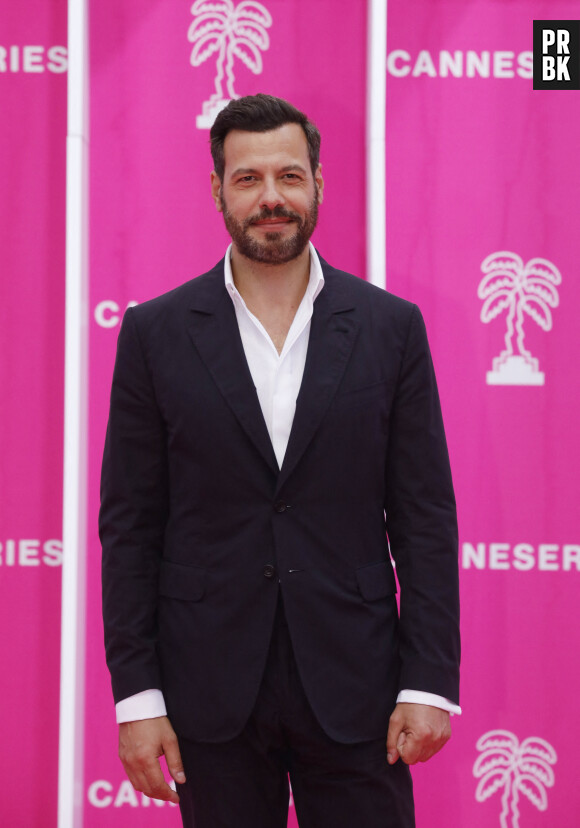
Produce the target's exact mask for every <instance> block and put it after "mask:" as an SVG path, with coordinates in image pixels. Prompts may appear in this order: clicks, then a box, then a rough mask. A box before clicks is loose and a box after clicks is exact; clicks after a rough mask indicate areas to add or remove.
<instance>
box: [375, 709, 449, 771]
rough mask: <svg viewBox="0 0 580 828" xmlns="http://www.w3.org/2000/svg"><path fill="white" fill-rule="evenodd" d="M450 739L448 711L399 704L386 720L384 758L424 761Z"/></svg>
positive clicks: (390, 760) (389, 759) (407, 763)
mask: <svg viewBox="0 0 580 828" xmlns="http://www.w3.org/2000/svg"><path fill="white" fill-rule="evenodd" d="M450 738H451V725H450V723H449V713H448V712H447V711H446V710H441V709H440V708H439V707H430V706H429V705H427V704H407V703H405V704H398V705H397V706H396V707H395V709H394V710H393V712H392V714H391V718H390V720H389V732H388V735H387V761H388V763H389V765H394V764H395V762H396V761H397V759H398V758H399V756H400V757H401V759H402V760H403V762H405V764H406V765H414V764H415V763H416V762H426V761H427V759H430V758H431V757H432V756H434V755H435V754H436V753H437V751H439V750H441V748H442V747H443V745H444V744H445V743H446V742H448V741H449V739H450Z"/></svg>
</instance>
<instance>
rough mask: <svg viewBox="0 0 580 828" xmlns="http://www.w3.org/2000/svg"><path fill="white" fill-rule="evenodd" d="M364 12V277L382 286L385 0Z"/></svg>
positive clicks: (370, 4) (372, 0) (384, 260)
mask: <svg viewBox="0 0 580 828" xmlns="http://www.w3.org/2000/svg"><path fill="white" fill-rule="evenodd" d="M367 15H368V21H367V134H366V151H367V152H366V158H367V168H366V184H367V198H366V204H367V279H368V281H369V282H372V283H373V284H374V285H378V286H379V287H383V288H384V287H386V279H387V255H386V247H387V239H386V163H385V146H386V145H385V117H386V93H387V0H369V1H368V11H367Z"/></svg>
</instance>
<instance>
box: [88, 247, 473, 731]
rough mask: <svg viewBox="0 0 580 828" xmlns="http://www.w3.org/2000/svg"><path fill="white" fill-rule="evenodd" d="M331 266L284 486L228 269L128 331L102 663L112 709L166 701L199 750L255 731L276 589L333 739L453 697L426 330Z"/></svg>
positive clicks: (130, 316)
mask: <svg viewBox="0 0 580 828" xmlns="http://www.w3.org/2000/svg"><path fill="white" fill-rule="evenodd" d="M321 261H322V268H323V272H324V278H325V286H324V289H323V290H322V292H321V293H320V294H319V296H318V297H317V299H316V301H315V303H314V312H313V316H312V323H311V330H310V339H309V344H308V353H307V359H306V366H305V369H304V377H303V381H302V385H301V388H300V393H299V395H298V399H297V404H296V413H295V417H294V422H293V426H292V431H291V434H290V439H289V443H288V448H287V451H286V454H285V457H284V462H283V464H282V468H281V469H279V468H278V465H277V462H276V458H275V455H274V451H273V448H272V444H271V441H270V439H269V436H268V432H267V429H266V425H265V422H264V418H263V416H262V412H261V409H260V404H259V401H258V397H257V394H256V390H255V387H254V384H253V382H252V378H251V375H250V372H249V369H248V365H247V362H246V359H245V355H244V351H243V347H242V342H241V339H240V334H239V329H238V325H237V321H236V317H235V312H234V307H233V303H232V301H231V299H230V297H229V295H228V293H227V291H226V289H225V286H224V273H223V261H222V262H220V263H219V264H218V265H216V267H215V268H214V269H213V270H211V271H210V272H209V273H206V274H204V275H203V276H200V277H198V278H196V279H193V280H192V281H190V282H187V283H186V284H184V285H182V286H181V287H178V288H177V289H175V290H173V291H171V292H169V293H166V294H164V295H163V296H160V297H158V298H156V299H153V300H152V301H149V302H145V303H143V304H141V305H139V306H137V307H134V308H131V309H129V310H128V311H127V312H126V314H125V317H124V320H123V325H122V329H121V333H120V335H119V343H118V350H117V359H116V364H115V371H114V378H113V386H112V393H111V408H110V418H109V424H108V429H107V437H106V445H105V452H104V460H103V472H102V506H101V514H100V535H101V540H102V545H103V606H104V624H105V639H106V651H107V661H108V665H109V668H110V671H111V675H112V683H113V692H114V696H115V700H116V701H119V700H120V699H123V698H125V697H128V696H130V695H132V694H134V693H138V692H140V691H142V690H145V689H149V688H160V689H161V690H162V691H163V693H164V695H165V699H166V703H167V707H168V715H169V717H170V719H171V720H172V723H173V726H174V727H175V729H176V731H177V733H178V734H180V735H182V736H184V737H186V738H190V739H196V740H201V741H210V742H211V741H213V742H217V741H224V740H228V739H231V738H233V737H234V736H235V735H237V733H239V731H240V730H241V729H242V727H243V726H244V724H245V722H246V721H247V719H248V717H249V715H250V713H251V711H252V707H253V705H254V702H255V699H256V696H257V693H258V688H259V685H260V681H261V678H262V674H263V670H264V666H265V662H266V655H267V651H268V645H269V640H270V637H271V633H272V627H273V621H274V616H275V612H276V606H277V602H278V594H279V592H281V594H282V598H283V602H284V608H285V613H286V617H287V622H288V626H289V630H290V633H291V637H292V642H293V646H294V651H295V656H296V660H297V663H298V667H299V671H300V675H301V678H302V682H303V685H304V688H305V691H306V694H307V696H308V699H309V701H310V704H311V706H312V708H313V710H314V712H315V714H316V716H317V718H318V720H319V721H320V723H321V725H322V727H323V728H324V729H325V731H326V732H327V733H328V735H329V736H331V737H332V738H334V739H335V740H338V741H341V742H355V741H363V740H367V739H373V738H378V737H382V736H385V735H386V732H387V727H388V719H389V715H390V713H391V711H392V709H393V706H394V704H395V700H396V696H397V692H398V690H399V689H401V688H405V687H406V688H412V689H415V690H425V691H428V692H431V693H437V694H439V695H442V696H446V697H447V698H449V699H452V700H455V701H457V700H458V667H459V635H458V614H459V610H458V572H457V526H456V515H455V501H454V496H453V488H452V482H451V475H450V470H449V461H448V455H447V448H446V443H445V436H444V431H443V424H442V420H441V412H440V406H439V399H438V394H437V388H436V383H435V376H434V373H433V367H432V362H431V357H430V354H429V348H428V344H427V338H426V334H425V328H424V325H423V321H422V318H421V315H420V312H419V310H418V308H417V307H416V306H415V305H413V304H411V303H409V302H406V301H404V300H402V299H399V298H397V297H395V296H393V295H391V294H389V293H387V292H385V291H383V290H380V289H379V288H376V287H373V286H372V285H369V284H368V283H366V282H364V281H362V280H360V279H358V278H356V277H354V276H351V275H349V274H347V273H343V272H341V271H339V270H336V269H334V268H333V267H330V266H329V265H328V264H327V263H326V262H324V261H323V260H321ZM389 544H390V551H391V554H392V557H393V558H394V560H395V562H396V572H397V577H398V581H399V584H400V587H401V601H400V605H401V606H400V617H399V613H398V611H397V600H396V589H397V587H396V579H395V575H394V571H393V566H392V563H391V558H390V555H389Z"/></svg>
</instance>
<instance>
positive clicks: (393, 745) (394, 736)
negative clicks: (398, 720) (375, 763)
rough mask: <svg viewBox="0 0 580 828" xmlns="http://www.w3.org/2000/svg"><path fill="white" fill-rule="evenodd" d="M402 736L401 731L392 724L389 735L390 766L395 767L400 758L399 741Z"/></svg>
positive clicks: (388, 757)
mask: <svg viewBox="0 0 580 828" xmlns="http://www.w3.org/2000/svg"><path fill="white" fill-rule="evenodd" d="M400 734H401V730H400V729H399V728H398V727H397V726H395V725H393V723H392V722H391V724H390V725H389V731H388V733H387V762H388V763H389V765H394V764H395V762H396V761H397V759H398V758H399V752H398V750H397V740H398V739H399V737H400Z"/></svg>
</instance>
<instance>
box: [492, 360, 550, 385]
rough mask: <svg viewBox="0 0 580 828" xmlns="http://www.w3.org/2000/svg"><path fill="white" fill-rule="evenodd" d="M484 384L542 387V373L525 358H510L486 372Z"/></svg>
mask: <svg viewBox="0 0 580 828" xmlns="http://www.w3.org/2000/svg"><path fill="white" fill-rule="evenodd" d="M494 361H495V360H494ZM486 382H487V384H488V385H543V384H544V373H543V371H538V369H537V368H536V367H535V366H534V365H531V364H530V362H529V361H528V360H527V359H526V358H525V357H523V356H519V355H517V356H510V357H508V358H507V359H506V360H505V362H502V363H501V364H500V365H494V368H493V371H488V372H487V375H486Z"/></svg>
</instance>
